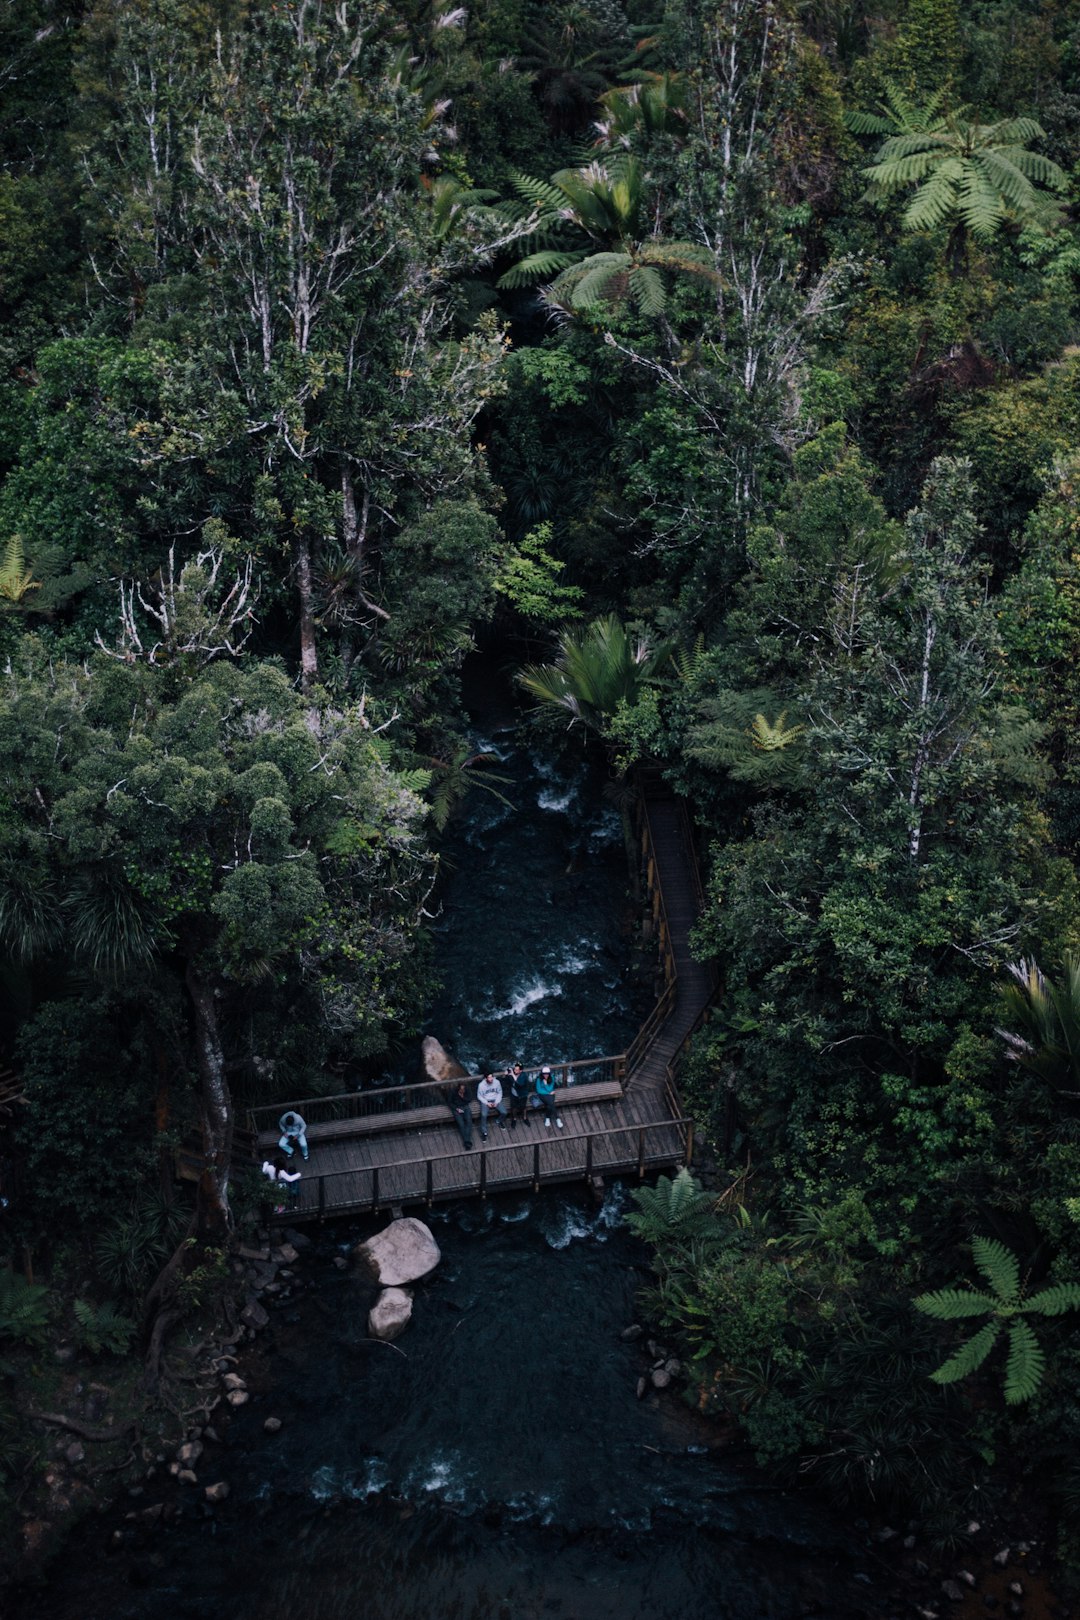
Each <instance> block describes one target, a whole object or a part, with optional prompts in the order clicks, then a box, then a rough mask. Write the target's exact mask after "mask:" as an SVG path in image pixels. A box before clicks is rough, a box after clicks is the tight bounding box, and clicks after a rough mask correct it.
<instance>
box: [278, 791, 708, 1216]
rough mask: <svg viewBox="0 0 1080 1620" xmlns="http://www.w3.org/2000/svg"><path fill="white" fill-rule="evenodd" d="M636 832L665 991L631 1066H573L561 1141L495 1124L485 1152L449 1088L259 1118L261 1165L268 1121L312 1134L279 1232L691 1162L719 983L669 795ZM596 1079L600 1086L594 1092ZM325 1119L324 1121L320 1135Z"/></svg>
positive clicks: (646, 802) (688, 847) (622, 1061)
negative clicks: (699, 1052)
mask: <svg viewBox="0 0 1080 1620" xmlns="http://www.w3.org/2000/svg"><path fill="white" fill-rule="evenodd" d="M641 830H642V850H643V856H644V860H645V866H646V874H647V880H648V885H649V893H650V896H651V900H652V908H653V923H654V927H655V931H656V935H657V940H658V946H659V950H660V960H661V964H662V966H663V970H664V990H663V993H662V995H661V997H660V1000H659V1001H658V1003H657V1005H656V1007H655V1008H654V1010H653V1012H652V1013H651V1014H650V1016H649V1018H648V1019H647V1020H646V1022H645V1024H644V1026H643V1028H642V1030H641V1032H640V1034H639V1035H638V1037H637V1039H636V1040H635V1041H634V1042H633V1044H632V1045H631V1047H630V1048H629V1049H628V1051H627V1052H626V1053H623V1054H620V1055H619V1056H618V1057H615V1058H601V1059H594V1060H589V1061H586V1062H583V1063H580V1064H577V1065H574V1066H573V1069H574V1073H575V1074H577V1072H578V1071H580V1074H579V1075H578V1077H579V1078H580V1079H581V1080H582V1081H583V1082H585V1083H583V1084H580V1085H577V1086H575V1084H573V1083H572V1082H573V1078H574V1075H571V1076H570V1078H571V1084H569V1085H568V1086H566V1087H560V1088H559V1089H558V1090H557V1091H556V1093H555V1102H556V1105H557V1107H558V1110H559V1115H560V1117H561V1119H562V1120H563V1129H562V1130H558V1129H556V1128H555V1127H554V1126H552V1127H551V1128H548V1127H547V1126H546V1125H545V1123H544V1120H543V1118H542V1117H541V1116H540V1113H539V1111H537V1112H534V1113H530V1116H529V1120H528V1122H527V1123H525V1124H519V1125H517V1126H516V1127H514V1128H510V1125H509V1122H508V1124H507V1127H506V1128H505V1129H500V1128H499V1126H498V1124H497V1123H496V1122H495V1121H494V1120H492V1121H491V1122H490V1131H489V1138H488V1141H487V1142H486V1143H485V1142H481V1140H480V1134H479V1128H478V1126H476V1125H475V1124H474V1129H473V1147H472V1149H471V1151H468V1150H466V1149H465V1148H464V1147H463V1145H462V1141H461V1137H460V1136H459V1134H458V1130H457V1126H456V1125H455V1124H454V1122H453V1120H452V1118H451V1116H450V1112H449V1109H448V1108H447V1107H446V1105H445V1103H444V1102H443V1101H442V1098H443V1094H444V1091H445V1088H440V1087H432V1086H417V1087H408V1088H403V1089H402V1090H399V1091H397V1092H395V1093H393V1094H392V1095H391V1099H390V1100H391V1101H392V1102H394V1103H398V1102H405V1103H408V1104H410V1107H409V1108H408V1109H398V1108H395V1109H394V1110H393V1111H391V1112H385V1111H384V1112H379V1113H370V1112H368V1113H362V1112H360V1111H359V1110H360V1108H361V1106H362V1105H363V1104H365V1103H366V1104H367V1105H368V1106H369V1107H370V1104H371V1096H370V1094H367V1095H366V1096H365V1095H364V1094H361V1095H360V1096H359V1097H358V1098H348V1099H347V1098H333V1099H313V1100H312V1101H311V1103H310V1104H309V1103H290V1102H286V1103H283V1104H281V1105H280V1106H278V1107H275V1108H273V1109H259V1110H256V1111H255V1113H254V1115H253V1121H252V1123H253V1127H254V1129H255V1131H256V1134H257V1138H258V1145H259V1148H260V1151H261V1152H266V1151H271V1150H272V1149H273V1147H274V1146H275V1144H276V1141H277V1130H276V1127H274V1126H273V1124H272V1121H273V1120H276V1118H277V1116H278V1115H279V1114H280V1113H281V1112H283V1111H284V1109H285V1108H288V1107H297V1108H298V1109H299V1111H300V1112H301V1113H303V1114H304V1115H305V1118H307V1120H308V1140H309V1143H310V1147H311V1159H310V1161H309V1163H308V1164H307V1165H300V1164H299V1162H298V1163H297V1168H300V1169H302V1170H303V1179H302V1180H301V1181H300V1182H299V1183H298V1184H297V1186H298V1195H297V1196H296V1197H295V1199H290V1200H289V1201H288V1203H287V1207H286V1209H285V1211H284V1212H283V1213H280V1214H275V1215H274V1217H273V1218H275V1219H277V1220H279V1221H285V1220H287V1221H292V1222H296V1221H305V1220H323V1219H327V1218H329V1217H332V1216H336V1215H343V1214H347V1213H355V1212H360V1211H366V1210H378V1209H383V1208H388V1207H391V1206H400V1205H408V1204H431V1203H434V1202H436V1201H437V1200H442V1199H447V1198H463V1197H469V1196H481V1197H482V1196H485V1195H486V1194H487V1193H492V1192H496V1191H500V1192H501V1191H511V1190H514V1189H521V1190H532V1189H537V1188H539V1187H540V1186H541V1185H543V1184H547V1183H551V1182H571V1181H582V1180H585V1181H593V1180H595V1179H596V1178H602V1177H605V1176H611V1175H615V1174H627V1173H630V1174H634V1175H637V1176H638V1177H642V1176H644V1175H645V1174H646V1173H647V1172H648V1171H650V1170H656V1169H663V1168H668V1169H670V1168H672V1167H673V1166H675V1165H677V1164H682V1163H684V1162H686V1161H687V1160H688V1159H689V1156H690V1152H691V1149H692V1145H693V1135H692V1132H693V1128H692V1126H691V1124H690V1122H689V1121H688V1120H686V1119H685V1118H684V1117H683V1115H682V1111H681V1108H680V1103H679V1097H678V1089H677V1083H676V1081H677V1071H678V1059H679V1057H680V1055H681V1052H682V1049H683V1046H684V1044H685V1042H686V1040H687V1037H688V1036H689V1035H690V1034H691V1033H692V1031H693V1029H694V1028H695V1026H696V1025H697V1024H698V1023H699V1022H700V1020H701V1018H702V1016H703V1014H704V1012H705V1010H706V1008H707V1006H708V1004H709V1001H710V998H711V996H712V992H713V987H714V983H715V979H714V975H713V972H712V970H711V968H709V967H707V966H705V965H703V964H701V963H699V962H695V961H694V959H693V957H692V956H691V954H690V930H691V928H692V926H693V924H694V921H695V920H696V918H697V915H698V911H699V909H700V904H701V890H700V884H699V880H698V874H697V865H696V861H695V858H694V852H693V847H692V843H691V839H690V832H689V823H688V821H687V818H686V814H685V811H684V810H683V808H682V805H681V803H680V802H679V801H678V800H676V799H674V798H672V797H671V796H670V795H668V794H667V793H659V792H651V793H646V795H645V796H644V798H643V801H642V813H641ZM556 1072H557V1073H558V1071H556ZM598 1076H599V1083H589V1082H595V1081H596V1079H597V1077H598ZM406 1092H407V1093H409V1094H410V1095H406ZM575 1093H576V1094H575ZM320 1105H323V1106H320ZM326 1105H329V1106H326ZM473 1112H474V1116H475V1113H476V1108H475V1105H474V1110H473ZM320 1113H321V1114H323V1115H324V1116H328V1117H325V1118H324V1119H323V1120H322V1121H320V1120H319V1118H318V1116H319V1114H320ZM313 1116H314V1118H313ZM335 1116H336V1117H335Z"/></svg>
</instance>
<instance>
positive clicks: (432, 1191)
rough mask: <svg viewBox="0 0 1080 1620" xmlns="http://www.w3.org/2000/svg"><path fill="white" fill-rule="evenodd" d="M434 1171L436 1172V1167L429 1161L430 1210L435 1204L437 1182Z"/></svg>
mask: <svg viewBox="0 0 1080 1620" xmlns="http://www.w3.org/2000/svg"><path fill="white" fill-rule="evenodd" d="M433 1171H434V1166H433V1163H432V1161H431V1160H430V1159H429V1160H428V1162H427V1207H428V1209H430V1208H431V1206H432V1204H433V1203H434V1202H435V1181H434V1174H433Z"/></svg>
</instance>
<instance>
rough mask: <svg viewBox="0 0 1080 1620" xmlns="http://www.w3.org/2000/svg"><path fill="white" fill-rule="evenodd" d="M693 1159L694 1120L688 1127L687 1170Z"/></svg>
mask: <svg viewBox="0 0 1080 1620" xmlns="http://www.w3.org/2000/svg"><path fill="white" fill-rule="evenodd" d="M693 1157H694V1122H693V1120H691V1121H690V1123H689V1125H688V1126H687V1127H686V1165H687V1169H689V1167H690V1161H691V1159H692V1158H693Z"/></svg>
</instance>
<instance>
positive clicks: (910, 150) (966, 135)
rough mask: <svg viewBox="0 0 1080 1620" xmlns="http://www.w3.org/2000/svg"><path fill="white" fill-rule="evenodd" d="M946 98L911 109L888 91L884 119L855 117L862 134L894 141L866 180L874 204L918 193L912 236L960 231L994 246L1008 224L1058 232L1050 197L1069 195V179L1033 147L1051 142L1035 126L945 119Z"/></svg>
mask: <svg viewBox="0 0 1080 1620" xmlns="http://www.w3.org/2000/svg"><path fill="white" fill-rule="evenodd" d="M941 100H942V98H941V96H940V95H938V96H935V97H932V98H931V99H930V100H929V101H928V102H927V103H926V104H925V105H923V106H921V107H920V106H917V105H915V104H914V103H913V102H911V101H909V100H908V99H907V97H906V96H905V95H904V93H903V92H902V91H901V90H900V89H898V88H897V87H896V86H891V85H890V86H889V87H888V88H887V91H886V110H885V114H884V116H883V117H880V118H877V117H872V116H868V115H866V114H861V115H860V114H855V115H853V116H852V117H851V119H850V123H851V127H852V128H854V129H855V130H856V131H857V132H859V133H866V134H869V133H885V132H886V131H894V132H895V133H890V134H889V135H888V138H887V139H886V140H885V141H883V143H882V145H881V146H880V147H879V149H878V151H877V154H876V156H875V159H874V162H873V163H872V164H871V165H870V167H869V168H867V169H865V170H864V171H863V172H864V174H865V175H866V178H867V179H868V180H869V182H870V185H869V187H868V190H867V196H868V197H870V198H873V199H876V198H885V197H889V196H891V195H892V194H893V192H896V191H903V190H907V189H908V187H910V186H915V188H916V190H915V194H914V196H913V197H912V199H911V201H910V202H909V203H908V205H907V207H906V209H905V211H904V224H905V226H906V227H907V229H908V230H912V231H924V230H935V229H937V228H938V227H939V226H942V225H956V226H957V227H958V228H960V229H962V230H964V231H966V232H969V233H970V234H971V235H972V236H974V237H976V238H977V239H979V240H981V241H989V240H990V239H991V238H992V237H993V236H994V235H995V234H996V233H997V231H998V230H1000V228H1001V226H1002V225H1003V224H1004V223H1005V222H1006V220H1010V219H1015V220H1019V221H1021V222H1022V223H1036V224H1039V225H1044V226H1045V225H1052V224H1054V223H1055V222H1056V221H1057V220H1058V218H1059V217H1060V211H1061V210H1060V204H1059V203H1057V202H1056V201H1055V200H1054V199H1052V198H1051V197H1050V196H1048V195H1047V193H1048V191H1051V192H1064V191H1066V190H1067V189H1068V184H1069V182H1068V177H1067V176H1066V175H1065V174H1064V173H1063V172H1062V170H1061V169H1060V168H1059V167H1058V165H1057V164H1056V163H1053V162H1052V161H1051V160H1050V159H1049V158H1047V157H1043V156H1041V155H1040V154H1039V153H1037V152H1032V151H1030V150H1029V148H1028V143H1029V142H1031V141H1033V140H1041V139H1045V137H1046V131H1045V130H1044V129H1043V128H1042V126H1041V125H1040V124H1039V123H1038V122H1037V121H1036V120H1035V119H1034V118H1003V119H999V120H998V121H997V122H996V123H993V124H980V123H977V122H975V121H973V120H972V119H970V118H966V117H964V116H962V115H961V114H958V113H951V112H943V111H941V110H940V108H941Z"/></svg>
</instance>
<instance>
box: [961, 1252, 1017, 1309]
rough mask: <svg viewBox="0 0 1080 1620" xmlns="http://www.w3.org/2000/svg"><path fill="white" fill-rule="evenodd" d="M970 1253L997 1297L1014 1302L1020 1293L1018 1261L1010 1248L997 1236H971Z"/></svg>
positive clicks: (1010, 1302) (1009, 1302)
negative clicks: (999, 1240)
mask: <svg viewBox="0 0 1080 1620" xmlns="http://www.w3.org/2000/svg"><path fill="white" fill-rule="evenodd" d="M971 1253H972V1256H973V1258H974V1261H975V1265H976V1267H977V1269H978V1271H979V1272H980V1273H981V1275H982V1276H984V1277H985V1278H986V1280H987V1282H988V1283H989V1284H990V1286H991V1288H992V1289H993V1290H994V1293H995V1294H997V1296H998V1298H999V1299H1000V1300H1004V1301H1005V1302H1006V1304H1010V1305H1011V1304H1013V1303H1015V1301H1016V1299H1017V1298H1018V1297H1019V1294H1020V1262H1019V1260H1018V1259H1017V1258H1016V1256H1015V1254H1013V1252H1012V1250H1011V1249H1007V1248H1006V1247H1005V1245H1004V1243H999V1242H998V1240H997V1238H985V1237H973V1238H972V1240H971Z"/></svg>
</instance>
